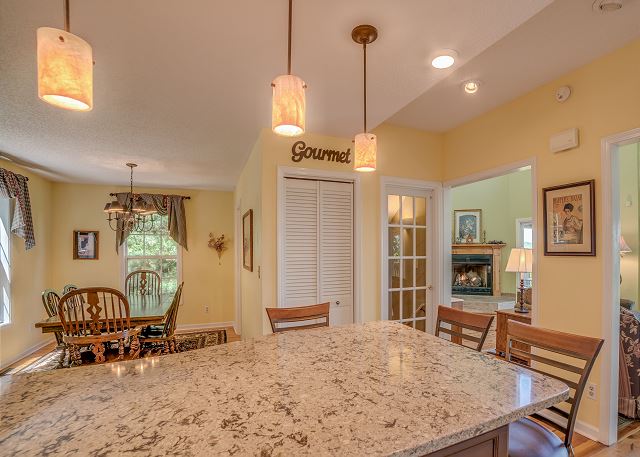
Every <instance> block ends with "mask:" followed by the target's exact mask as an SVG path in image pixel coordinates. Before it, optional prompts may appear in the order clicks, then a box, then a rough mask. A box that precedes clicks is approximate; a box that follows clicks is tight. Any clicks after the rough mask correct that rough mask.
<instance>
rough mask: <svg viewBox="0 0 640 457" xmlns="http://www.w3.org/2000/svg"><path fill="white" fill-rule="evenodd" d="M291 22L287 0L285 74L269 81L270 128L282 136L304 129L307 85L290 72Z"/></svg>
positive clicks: (291, 13) (291, 7)
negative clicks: (287, 31) (287, 29)
mask: <svg viewBox="0 0 640 457" xmlns="http://www.w3.org/2000/svg"><path fill="white" fill-rule="evenodd" d="M292 24H293V0H289V34H288V36H287V46H288V49H287V74H286V75H280V76H278V77H277V78H276V79H274V80H273V82H272V83H271V87H273V101H272V106H271V129H272V130H273V131H274V133H276V134H278V135H282V136H298V135H302V134H303V133H304V130H305V115H306V101H305V95H304V91H305V89H306V88H307V85H306V84H305V83H304V81H303V80H302V79H300V78H298V77H297V76H294V75H292V74H291V29H292Z"/></svg>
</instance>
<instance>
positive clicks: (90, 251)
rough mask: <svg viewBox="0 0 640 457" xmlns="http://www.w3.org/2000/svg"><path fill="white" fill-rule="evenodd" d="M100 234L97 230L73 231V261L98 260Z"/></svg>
mask: <svg viewBox="0 0 640 457" xmlns="http://www.w3.org/2000/svg"><path fill="white" fill-rule="evenodd" d="M99 235H100V232H98V231H97V230H74V232H73V258H74V260H98V256H99V251H100V242H99V241H100V239H99Z"/></svg>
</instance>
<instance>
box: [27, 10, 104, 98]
mask: <svg viewBox="0 0 640 457" xmlns="http://www.w3.org/2000/svg"><path fill="white" fill-rule="evenodd" d="M63 2H64V30H60V29H54V28H52V27H40V28H39V29H38V32H37V41H38V97H40V98H41V99H42V100H44V101H45V102H47V103H50V104H52V105H54V106H57V107H59V108H64V109H69V110H74V111H90V110H91V109H92V108H93V54H92V51H91V46H90V45H89V43H87V42H86V41H84V40H83V39H82V38H80V37H78V36H77V35H74V34H72V33H70V32H69V0H63Z"/></svg>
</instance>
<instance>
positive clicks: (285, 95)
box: [271, 75, 306, 136]
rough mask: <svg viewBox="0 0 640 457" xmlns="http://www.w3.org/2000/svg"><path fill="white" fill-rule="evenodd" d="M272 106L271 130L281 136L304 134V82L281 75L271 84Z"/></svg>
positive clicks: (294, 77)
mask: <svg viewBox="0 0 640 457" xmlns="http://www.w3.org/2000/svg"><path fill="white" fill-rule="evenodd" d="M271 85H272V87H273V105H272V110H273V112H272V115H271V128H272V129H273V131H274V132H275V133H277V134H278V135H282V136H297V135H302V134H303V133H304V129H305V125H304V120H305V105H306V102H305V94H304V90H305V88H306V85H305V83H304V81H303V80H302V79H300V78H298V77H297V76H294V75H281V76H278V77H277V78H276V79H274V80H273V83H271Z"/></svg>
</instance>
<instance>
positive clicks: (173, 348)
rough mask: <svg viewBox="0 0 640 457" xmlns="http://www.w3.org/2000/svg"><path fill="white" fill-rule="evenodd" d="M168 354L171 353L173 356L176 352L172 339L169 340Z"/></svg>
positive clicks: (174, 342)
mask: <svg viewBox="0 0 640 457" xmlns="http://www.w3.org/2000/svg"><path fill="white" fill-rule="evenodd" d="M169 352H171V353H172V354H175V353H176V352H177V351H176V340H175V338H172V339H171V340H169Z"/></svg>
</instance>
